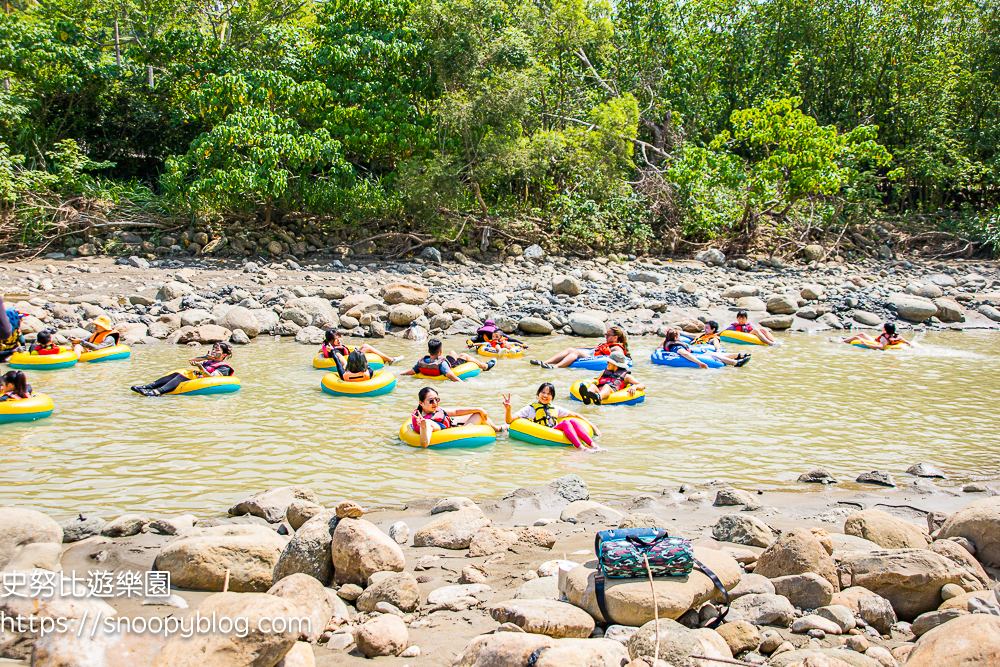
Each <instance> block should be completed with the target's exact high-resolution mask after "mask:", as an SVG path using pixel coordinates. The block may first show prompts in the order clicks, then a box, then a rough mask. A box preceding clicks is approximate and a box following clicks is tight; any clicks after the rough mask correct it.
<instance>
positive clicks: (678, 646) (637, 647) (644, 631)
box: [627, 618, 733, 667]
mask: <svg viewBox="0 0 1000 667" xmlns="http://www.w3.org/2000/svg"><path fill="white" fill-rule="evenodd" d="M709 632H711V633H712V634H714V635H715V636H716V637H718V644H715V643H714V642H712V641H711V640H708V641H706V639H707V638H703V637H702V636H701V635H700V634H699V632H698V631H696V630H690V629H688V628H686V627H684V626H683V625H681V624H680V623H678V622H677V621H674V620H671V619H669V618H661V619H660V620H659V622H657V621H650V622H649V623H646V624H644V625H643V626H642V627H640V628H639V629H638V630H637V631H636V632H635V634H633V635H632V636H631V637H629V640H628V644H627V646H628V654H629V657H630V658H632V660H633V661H635V660H638V659H639V658H648V659H649V662H652V658H653V656H654V654H655V652H656V649H657V644H659V656H660V660H663V661H665V662H666V663H667V664H668V665H674V666H675V667H702V666H703V665H704V666H706V667H707V665H716V664H718V663H716V662H709V661H702V660H698V659H696V658H692V657H691V656H693V655H707V656H708V657H719V658H728V659H729V660H732V659H733V654H732V652H731V651H730V650H729V646H728V645H727V644H726V642H725V640H724V639H722V638H721V637H719V636H718V634H717V633H716V632H715V631H714V630H709ZM657 636H658V637H659V642H657ZM713 649H714V650H713ZM720 653H722V655H720Z"/></svg>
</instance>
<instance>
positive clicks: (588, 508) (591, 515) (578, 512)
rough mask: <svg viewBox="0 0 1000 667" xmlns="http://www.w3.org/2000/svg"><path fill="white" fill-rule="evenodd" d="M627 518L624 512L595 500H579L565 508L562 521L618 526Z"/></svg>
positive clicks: (561, 516) (560, 518) (561, 517)
mask: <svg viewBox="0 0 1000 667" xmlns="http://www.w3.org/2000/svg"><path fill="white" fill-rule="evenodd" d="M624 518H625V514H624V513H623V512H619V511H618V510H616V509H612V508H610V507H607V506H605V505H601V504H600V503H595V502H594V501H593V500H577V501H575V502H572V503H570V504H569V505H567V506H566V507H564V508H563V511H562V514H560V515H559V520H560V521H567V522H569V523H602V524H609V525H615V526H617V525H618V523H619V522H620V521H621V520H622V519H624Z"/></svg>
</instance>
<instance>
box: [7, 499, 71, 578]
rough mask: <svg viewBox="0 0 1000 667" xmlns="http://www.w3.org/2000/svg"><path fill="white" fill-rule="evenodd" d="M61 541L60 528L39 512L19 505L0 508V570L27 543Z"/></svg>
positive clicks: (60, 542)
mask: <svg viewBox="0 0 1000 667" xmlns="http://www.w3.org/2000/svg"><path fill="white" fill-rule="evenodd" d="M62 541H63V530H62V528H61V527H60V526H59V524H58V523H56V522H55V521H54V520H53V519H51V518H49V517H48V516H46V515H44V514H42V513H41V512H36V511H34V510H26V509H21V508H19V507H4V508H3V509H0V570H2V569H4V568H5V567H7V564H8V563H10V562H11V561H13V560H14V559H15V558H16V557H17V556H18V554H19V553H20V552H21V551H22V550H23V549H24V548H26V547H27V546H28V545H31V544H38V543H50V544H62Z"/></svg>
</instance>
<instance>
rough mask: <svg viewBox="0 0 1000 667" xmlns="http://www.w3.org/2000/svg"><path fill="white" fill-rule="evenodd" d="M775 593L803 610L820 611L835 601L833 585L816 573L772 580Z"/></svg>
mask: <svg viewBox="0 0 1000 667" xmlns="http://www.w3.org/2000/svg"><path fill="white" fill-rule="evenodd" d="M771 583H772V584H773V585H774V592H775V593H777V594H778V595H783V596H785V597H786V598H788V601H789V602H791V603H792V604H793V605H795V606H796V607H799V608H801V609H818V608H819V607H825V606H826V605H828V604H830V602H831V601H832V600H833V594H834V593H835V591H834V589H833V585H832V584H831V583H830V582H829V581H827V580H826V579H824V578H823V577H821V576H819V575H818V574H816V573H814V572H806V573H804V574H792V575H788V576H786V577H777V578H775V579H772V580H771Z"/></svg>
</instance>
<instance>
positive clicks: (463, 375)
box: [413, 361, 483, 430]
mask: <svg viewBox="0 0 1000 667" xmlns="http://www.w3.org/2000/svg"><path fill="white" fill-rule="evenodd" d="M451 370H452V372H453V373H455V375H457V376H458V377H459V379H461V380H467V379H469V378H474V377H476V376H477V375H479V374H480V373H481V372H482V371H483V369H481V368H480V367H479V364H475V363H473V362H471V361H466V362H465V363H464V364H459V365H458V366H455V367H454V368H452V369H451ZM413 377H415V378H420V379H421V380H447V379H448V378H447V377H446V376H444V375H424V374H423V373H417V374H416V375H414V376H413ZM445 430H448V429H445Z"/></svg>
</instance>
